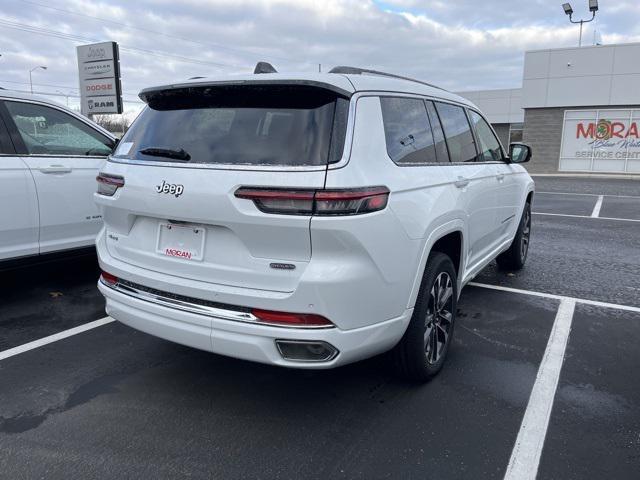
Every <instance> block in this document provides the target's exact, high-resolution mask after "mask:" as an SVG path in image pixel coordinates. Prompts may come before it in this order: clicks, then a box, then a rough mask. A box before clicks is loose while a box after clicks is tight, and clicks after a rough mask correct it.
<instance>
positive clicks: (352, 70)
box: [329, 66, 448, 92]
mask: <svg viewBox="0 0 640 480" xmlns="http://www.w3.org/2000/svg"><path fill="white" fill-rule="evenodd" d="M329 73H342V74H345V75H363V74H369V75H380V76H381V77H390V78H397V79H400V80H407V81H409V82H415V83H421V84H422V85H426V86H428V87H433V88H437V89H438V90H444V91H445V92H447V91H448V90H445V89H444V88H442V87H439V86H437V85H434V84H432V83H427V82H423V81H422V80H416V79H415V78H410V77H403V76H402V75H395V74H393V73H387V72H380V71H378V70H369V69H368V68H359V67H348V66H339V67H333V68H332V69H331V70H329Z"/></svg>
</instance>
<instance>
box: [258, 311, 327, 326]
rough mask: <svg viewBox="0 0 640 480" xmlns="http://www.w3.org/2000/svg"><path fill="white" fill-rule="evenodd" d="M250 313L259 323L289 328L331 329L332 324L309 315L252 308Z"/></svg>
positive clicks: (322, 318)
mask: <svg viewBox="0 0 640 480" xmlns="http://www.w3.org/2000/svg"><path fill="white" fill-rule="evenodd" d="M251 313H252V314H253V316H254V317H256V318H257V319H258V320H260V322H263V323H272V324H274V325H286V326H290V327H333V326H334V325H333V323H331V322H330V321H329V320H327V319H326V318H324V317H323V316H322V315H314V314H310V313H286V312H273V311H271V310H260V309H257V308H254V309H253V310H251Z"/></svg>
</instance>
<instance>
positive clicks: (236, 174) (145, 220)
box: [95, 64, 534, 381]
mask: <svg viewBox="0 0 640 480" xmlns="http://www.w3.org/2000/svg"><path fill="white" fill-rule="evenodd" d="M259 65H260V64H259ZM267 70H270V69H267ZM257 72H260V67H258V68H257ZM140 97H141V98H142V99H143V100H144V101H145V102H146V103H147V104H148V106H147V107H146V108H145V109H144V111H143V112H142V113H141V114H140V116H139V117H138V119H137V120H136V121H135V123H134V124H133V126H132V127H131V129H130V130H129V132H128V133H127V134H126V135H125V137H124V138H123V139H122V141H121V142H120V144H119V147H118V148H117V150H116V151H115V152H114V154H113V155H112V156H111V157H110V158H109V161H108V162H107V164H106V166H105V168H104V169H103V171H102V173H100V175H99V176H98V192H97V193H96V195H95V198H96V201H97V203H98V204H99V205H100V206H101V210H102V212H103V217H104V228H103V229H102V231H101V233H100V234H99V236H98V239H97V247H98V254H99V261H100V266H101V268H102V271H103V273H102V276H101V278H100V281H99V283H98V285H99V288H100V291H101V292H102V293H103V294H104V296H105V297H106V300H107V303H106V305H107V307H106V308H107V313H108V314H109V315H111V316H112V317H113V318H115V319H117V320H119V321H121V322H123V323H125V324H127V325H130V326H132V327H134V328H136V329H138V330H142V331H144V332H147V333H150V334H152V335H156V336H158V337H162V338H165V339H168V340H171V341H174V342H178V343H181V344H184V345H188V346H192V347H196V348H200V349H203V350H208V351H211V352H215V353H218V354H222V355H228V356H231V357H236V358H242V359H246V360H252V361H257V362H264V363H270V364H275V365H281V366H287V367H298V368H330V367H336V366H338V365H343V364H346V363H350V362H354V361H357V360H361V359H364V358H367V357H371V356H373V355H376V354H379V353H382V352H385V351H388V350H391V349H393V350H394V351H393V355H394V356H395V357H396V360H397V365H398V368H399V370H400V372H401V373H402V374H403V375H405V376H406V377H409V378H411V379H414V380H418V381H423V380H426V379H428V378H430V377H431V376H433V375H434V374H435V373H437V372H438V370H439V369H440V368H441V367H442V364H443V361H444V359H445V355H446V353H447V350H448V348H449V346H450V343H451V338H452V334H453V328H454V325H455V318H456V302H457V300H458V295H459V292H460V289H461V288H462V287H463V286H464V285H465V284H466V283H467V282H469V281H470V280H471V279H472V278H473V277H474V276H475V275H476V274H477V273H478V272H479V271H480V270H481V269H483V268H484V267H485V266H486V265H487V264H488V263H489V262H491V261H492V260H493V259H496V258H497V260H498V263H499V264H500V265H501V266H504V267H506V268H510V269H518V268H521V267H522V266H523V264H524V262H525V259H526V256H527V248H528V242H529V232H530V224H531V215H530V205H531V199H532V195H533V189H534V184H533V181H532V180H531V178H530V177H529V175H528V174H527V172H526V171H525V170H524V169H523V168H522V166H520V165H518V163H521V162H525V161H528V160H529V158H530V156H531V151H530V149H529V147H527V146H526V145H523V144H512V145H511V148H510V154H509V156H507V154H506V153H505V151H504V149H503V148H502V146H501V145H500V142H499V141H498V138H497V137H496V135H495V133H494V131H493V129H492V128H491V126H490V125H489V124H488V123H487V121H486V120H485V119H484V118H483V116H482V114H481V113H480V112H479V111H478V110H477V108H476V107H475V106H474V105H473V104H471V103H469V102H468V101H467V100H465V99H463V98H461V97H459V96H457V95H454V94H452V93H449V92H447V91H445V90H442V89H439V88H436V87H433V86H430V85H427V84H424V83H421V82H417V81H413V80H410V79H404V78H400V77H395V76H393V75H389V74H383V73H381V72H374V71H370V70H361V69H355V68H351V67H337V68H335V69H333V70H332V71H331V72H330V73H326V74H305V75H284V74H278V73H266V74H253V75H246V76H242V77H237V78H232V79H230V78H224V79H202V78H201V79H196V80H191V81H188V82H186V83H180V84H174V85H165V86H160V87H156V88H148V89H145V90H143V91H142V92H141V94H140Z"/></svg>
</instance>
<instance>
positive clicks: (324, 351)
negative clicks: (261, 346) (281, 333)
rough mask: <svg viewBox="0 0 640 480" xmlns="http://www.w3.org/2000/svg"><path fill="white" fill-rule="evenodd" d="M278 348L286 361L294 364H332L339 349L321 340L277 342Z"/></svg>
mask: <svg viewBox="0 0 640 480" xmlns="http://www.w3.org/2000/svg"><path fill="white" fill-rule="evenodd" d="M276 347H278V351H279V352H280V355H281V356H282V358H284V359H285V360H290V361H292V362H330V361H331V360H333V359H334V358H336V357H337V356H338V353H340V352H339V351H338V349H337V348H336V347H334V346H333V345H331V344H330V343H327V342H323V341H319V340H276Z"/></svg>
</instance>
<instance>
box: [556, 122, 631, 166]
mask: <svg viewBox="0 0 640 480" xmlns="http://www.w3.org/2000/svg"><path fill="white" fill-rule="evenodd" d="M560 170H565V171H598V172H620V173H625V172H629V173H636V172H638V171H640V110H568V111H566V112H565V118H564V126H563V132H562V147H561V152H560Z"/></svg>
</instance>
